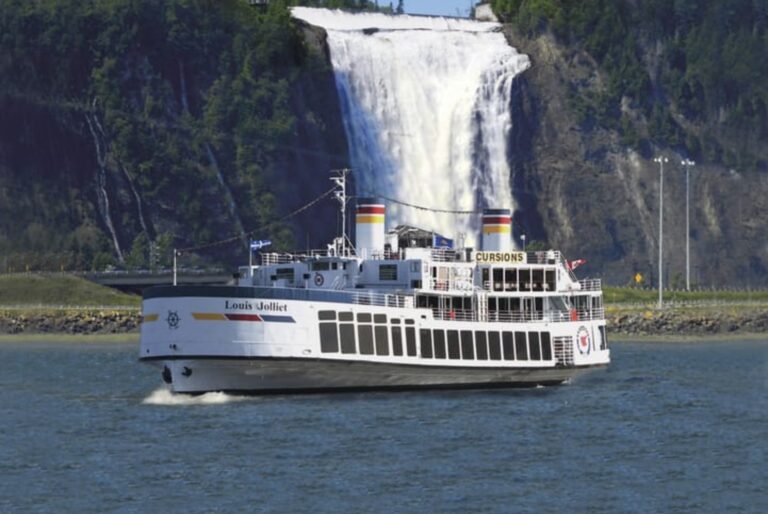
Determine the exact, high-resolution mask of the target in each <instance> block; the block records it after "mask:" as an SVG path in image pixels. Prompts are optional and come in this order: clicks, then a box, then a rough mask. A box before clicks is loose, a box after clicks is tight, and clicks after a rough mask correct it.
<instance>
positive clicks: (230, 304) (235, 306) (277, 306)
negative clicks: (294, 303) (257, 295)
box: [224, 300, 288, 312]
mask: <svg viewBox="0 0 768 514" xmlns="http://www.w3.org/2000/svg"><path fill="white" fill-rule="evenodd" d="M224 308H225V309H227V310H239V311H252V310H257V311H270V312H285V311H287V310H288V306H287V305H286V304H284V303H280V302H249V301H247V300H240V301H235V300H224Z"/></svg>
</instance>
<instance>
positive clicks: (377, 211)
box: [355, 198, 386, 258]
mask: <svg viewBox="0 0 768 514" xmlns="http://www.w3.org/2000/svg"><path fill="white" fill-rule="evenodd" d="M385 218H386V207H385V205H384V202H382V201H381V200H380V199H379V198H358V199H357V211H356V213H355V223H356V225H355V231H356V234H357V241H356V243H357V245H356V246H357V254H358V255H360V256H362V257H364V258H371V257H374V256H383V255H384V235H385V234H384V232H385V230H384V222H385Z"/></svg>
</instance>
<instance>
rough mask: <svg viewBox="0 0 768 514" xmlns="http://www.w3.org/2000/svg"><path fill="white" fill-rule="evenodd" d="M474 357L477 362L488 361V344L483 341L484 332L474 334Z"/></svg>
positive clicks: (479, 331)
mask: <svg viewBox="0 0 768 514" xmlns="http://www.w3.org/2000/svg"><path fill="white" fill-rule="evenodd" d="M475 355H476V356H477V359H478V360H481V361H487V360H488V343H487V342H486V340H485V332H483V331H481V330H478V331H477V332H475Z"/></svg>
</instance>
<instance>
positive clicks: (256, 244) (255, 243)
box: [251, 239, 272, 252]
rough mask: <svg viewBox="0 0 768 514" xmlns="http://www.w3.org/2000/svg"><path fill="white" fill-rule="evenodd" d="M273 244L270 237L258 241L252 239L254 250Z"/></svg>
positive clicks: (252, 248)
mask: <svg viewBox="0 0 768 514" xmlns="http://www.w3.org/2000/svg"><path fill="white" fill-rule="evenodd" d="M271 244H272V241H270V240H268V239H261V240H258V241H251V251H252V252H253V251H255V250H261V249H262V248H264V247H265V246H269V245H271Z"/></svg>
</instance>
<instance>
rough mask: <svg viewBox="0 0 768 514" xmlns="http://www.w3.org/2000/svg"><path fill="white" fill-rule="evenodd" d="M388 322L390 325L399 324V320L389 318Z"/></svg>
mask: <svg viewBox="0 0 768 514" xmlns="http://www.w3.org/2000/svg"><path fill="white" fill-rule="evenodd" d="M389 321H390V322H391V323H392V324H394V325H399V324H400V318H390V320H389Z"/></svg>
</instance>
